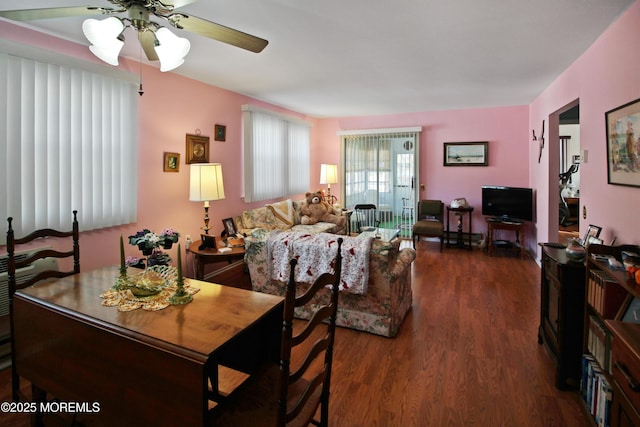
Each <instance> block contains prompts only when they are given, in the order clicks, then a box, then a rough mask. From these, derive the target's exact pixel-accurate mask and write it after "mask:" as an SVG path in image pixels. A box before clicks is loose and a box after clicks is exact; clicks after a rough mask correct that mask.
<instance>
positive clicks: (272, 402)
mask: <svg viewBox="0 0 640 427" xmlns="http://www.w3.org/2000/svg"><path fill="white" fill-rule="evenodd" d="M342 241H343V239H342V238H339V239H338V248H337V254H336V258H335V261H334V263H333V264H334V272H333V273H328V272H327V273H324V274H322V275H321V276H320V277H318V279H317V280H316V281H315V282H314V283H313V284H312V285H311V286H310V287H309V288H308V289H307V290H306V291H304V292H303V293H302V294H301V295H299V296H297V295H296V289H298V290H299V289H300V286H299V284H297V283H296V282H295V280H294V270H295V267H296V263H297V261H296V259H292V260H291V262H290V265H291V270H290V275H289V281H288V284H287V288H286V292H285V301H284V314H283V321H282V336H281V342H280V361H279V363H277V362H272V363H270V364H268V365H267V366H265V367H264V369H261V370H260V371H259V373H257V374H254V375H253V376H251V377H249V379H247V381H246V382H244V383H243V384H242V385H240V386H239V387H238V388H236V389H235V390H234V391H233V392H231V394H229V395H228V396H227V397H226V399H225V400H223V401H222V402H220V403H219V404H218V405H217V406H215V407H214V408H212V409H211V411H210V420H209V421H210V425H211V426H233V427H236V426H252V427H259V426H278V427H282V426H307V425H309V424H313V425H317V426H327V425H328V418H329V389H330V385H331V365H332V362H333V345H334V339H335V329H336V315H337V310H338V285H339V283H340V273H341V270H342V255H341V253H340V252H341V247H342ZM327 287H329V289H326V288H327ZM320 291H323V292H328V295H327V299H326V300H323V301H325V302H324V303H323V304H320V305H319V303H318V300H316V299H315V297H316V295H317V294H318V293H319V292H320ZM312 300H313V307H314V309H315V311H314V314H313V315H312V316H311V318H310V319H309V320H306V321H303V320H296V321H295V323H294V319H293V317H294V310H295V309H296V307H301V306H304V305H306V304H308V303H310V302H312ZM294 350H295V353H294V354H293V355H294V357H293V360H294V362H293V363H292V353H293V352H294ZM292 365H293V367H292ZM318 408H320V410H319V419H316V417H315V414H316V412H318Z"/></svg>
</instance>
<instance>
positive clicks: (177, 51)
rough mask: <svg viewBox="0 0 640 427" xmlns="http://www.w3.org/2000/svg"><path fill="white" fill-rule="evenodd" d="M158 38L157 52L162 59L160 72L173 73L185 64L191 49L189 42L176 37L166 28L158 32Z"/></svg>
mask: <svg viewBox="0 0 640 427" xmlns="http://www.w3.org/2000/svg"><path fill="white" fill-rule="evenodd" d="M156 38H157V40H158V46H156V47H155V51H156V53H157V54H158V59H160V71H162V72H166V71H171V70H174V69H176V68H178V67H179V66H180V65H182V64H184V57H185V56H187V54H188V53H189V49H191V43H190V42H189V40H187V39H185V38H183V37H178V36H176V35H175V34H173V33H172V32H171V31H169V30H168V29H167V28H164V27H162V28H160V29H158V31H156Z"/></svg>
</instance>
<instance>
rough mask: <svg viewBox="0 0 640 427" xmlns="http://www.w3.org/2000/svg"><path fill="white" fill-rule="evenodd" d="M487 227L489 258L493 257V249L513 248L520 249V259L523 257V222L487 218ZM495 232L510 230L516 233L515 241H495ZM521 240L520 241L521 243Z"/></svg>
mask: <svg viewBox="0 0 640 427" xmlns="http://www.w3.org/2000/svg"><path fill="white" fill-rule="evenodd" d="M487 226H488V252H489V256H491V255H493V249H494V248H503V247H509V248H515V249H518V248H519V249H520V257H524V255H525V235H524V222H520V221H510V220H506V219H500V218H487ZM495 230H511V231H515V233H516V240H515V243H514V242H510V241H507V240H495V239H494V233H495ZM521 239H522V241H521Z"/></svg>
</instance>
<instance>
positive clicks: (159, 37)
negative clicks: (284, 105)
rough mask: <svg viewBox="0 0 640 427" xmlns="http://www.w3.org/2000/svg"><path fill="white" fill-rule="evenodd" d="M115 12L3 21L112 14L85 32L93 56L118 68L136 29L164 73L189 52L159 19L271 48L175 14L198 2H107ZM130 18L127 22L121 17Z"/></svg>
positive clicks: (86, 9)
mask: <svg viewBox="0 0 640 427" xmlns="http://www.w3.org/2000/svg"><path fill="white" fill-rule="evenodd" d="M107 1H108V2H109V3H112V4H113V5H114V6H115V7H113V8H112V7H99V6H72V7H51V8H44V9H23V10H5V11H0V16H2V17H4V18H8V19H11V20H14V21H35V20H39V19H51V18H66V17H73V16H91V15H107V16H109V17H108V18H107V19H104V20H102V21H98V20H95V19H87V20H86V21H85V22H84V24H83V31H84V34H85V36H86V37H87V39H88V40H89V41H90V42H91V43H92V46H91V47H90V49H91V51H92V52H93V53H94V54H95V55H96V56H98V58H100V59H102V60H103V61H105V62H107V63H110V64H111V65H118V55H119V52H120V49H121V48H122V45H123V44H124V35H123V32H124V30H125V29H126V28H127V27H131V28H133V29H134V30H135V31H136V32H137V35H138V39H139V41H140V44H141V45H142V48H143V50H144V52H145V55H146V56H147V59H149V60H150V61H157V60H160V64H161V67H160V70H161V71H170V70H172V69H174V68H176V67H178V66H180V65H181V64H182V63H183V62H184V56H186V54H187V53H188V51H189V48H190V44H189V41H188V40H187V39H184V38H180V37H177V36H175V35H174V34H173V33H171V32H170V31H169V30H168V29H167V28H165V27H163V26H162V25H160V24H158V23H157V22H155V21H152V20H151V19H150V18H151V17H154V18H159V19H160V20H161V22H162V21H164V22H167V23H169V24H170V25H171V26H173V27H175V28H178V29H181V30H185V31H189V32H192V33H196V34H200V35H202V36H205V37H209V38H211V39H214V40H218V41H221V42H223V43H227V44H230V45H233V46H236V47H239V48H242V49H246V50H249V51H251V52H255V53H258V52H261V51H262V50H263V49H264V48H265V47H266V46H267V44H268V43H269V42H268V41H267V40H264V39H262V38H259V37H256V36H252V35H250V34H247V33H244V32H242V31H239V30H235V29H233V28H229V27H225V26H224V25H220V24H217V23H215V22H211V21H207V20H206V19H202V18H198V17H196V16H191V15H187V14H184V13H181V12H177V11H175V9H177V8H179V7H182V6H184V5H187V4H189V3H193V2H195V1H196V0H173V4H168V3H163V2H162V1H160V0H107ZM124 13H127V16H126V17H122V18H121V17H117V16H116V15H118V14H124Z"/></svg>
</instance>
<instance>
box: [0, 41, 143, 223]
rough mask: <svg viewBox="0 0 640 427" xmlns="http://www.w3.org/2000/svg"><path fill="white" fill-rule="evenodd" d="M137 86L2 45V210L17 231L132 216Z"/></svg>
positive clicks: (123, 219)
mask: <svg viewBox="0 0 640 427" xmlns="http://www.w3.org/2000/svg"><path fill="white" fill-rule="evenodd" d="M137 96H138V95H137V92H136V87H135V85H134V84H133V83H132V82H130V81H122V80H118V79H115V78H113V77H109V76H104V75H100V74H96V73H92V72H88V71H84V70H77V69H72V68H69V67H64V66H60V65H54V64H47V63H43V62H39V61H35V60H32V59H26V58H20V57H16V56H13V55H9V54H4V53H0V164H1V165H2V167H1V168H0V176H1V177H2V179H0V182H1V183H0V201H2V202H1V203H2V204H1V205H0V216H1V217H2V218H7V217H9V216H12V217H13V218H14V226H15V229H16V235H17V236H21V235H24V234H26V233H28V232H31V231H33V230H35V229H39V228H45V227H51V228H58V229H65V230H66V229H69V228H70V225H71V221H72V213H71V212H72V211H73V210H74V209H75V210H78V215H79V222H80V227H81V228H82V229H83V230H90V229H96V228H102V227H108V226H114V225H120V224H126V223H130V222H133V221H135V220H136V217H137V190H136V189H137V126H138V125H137V123H138V113H137V98H136V97H137Z"/></svg>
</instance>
